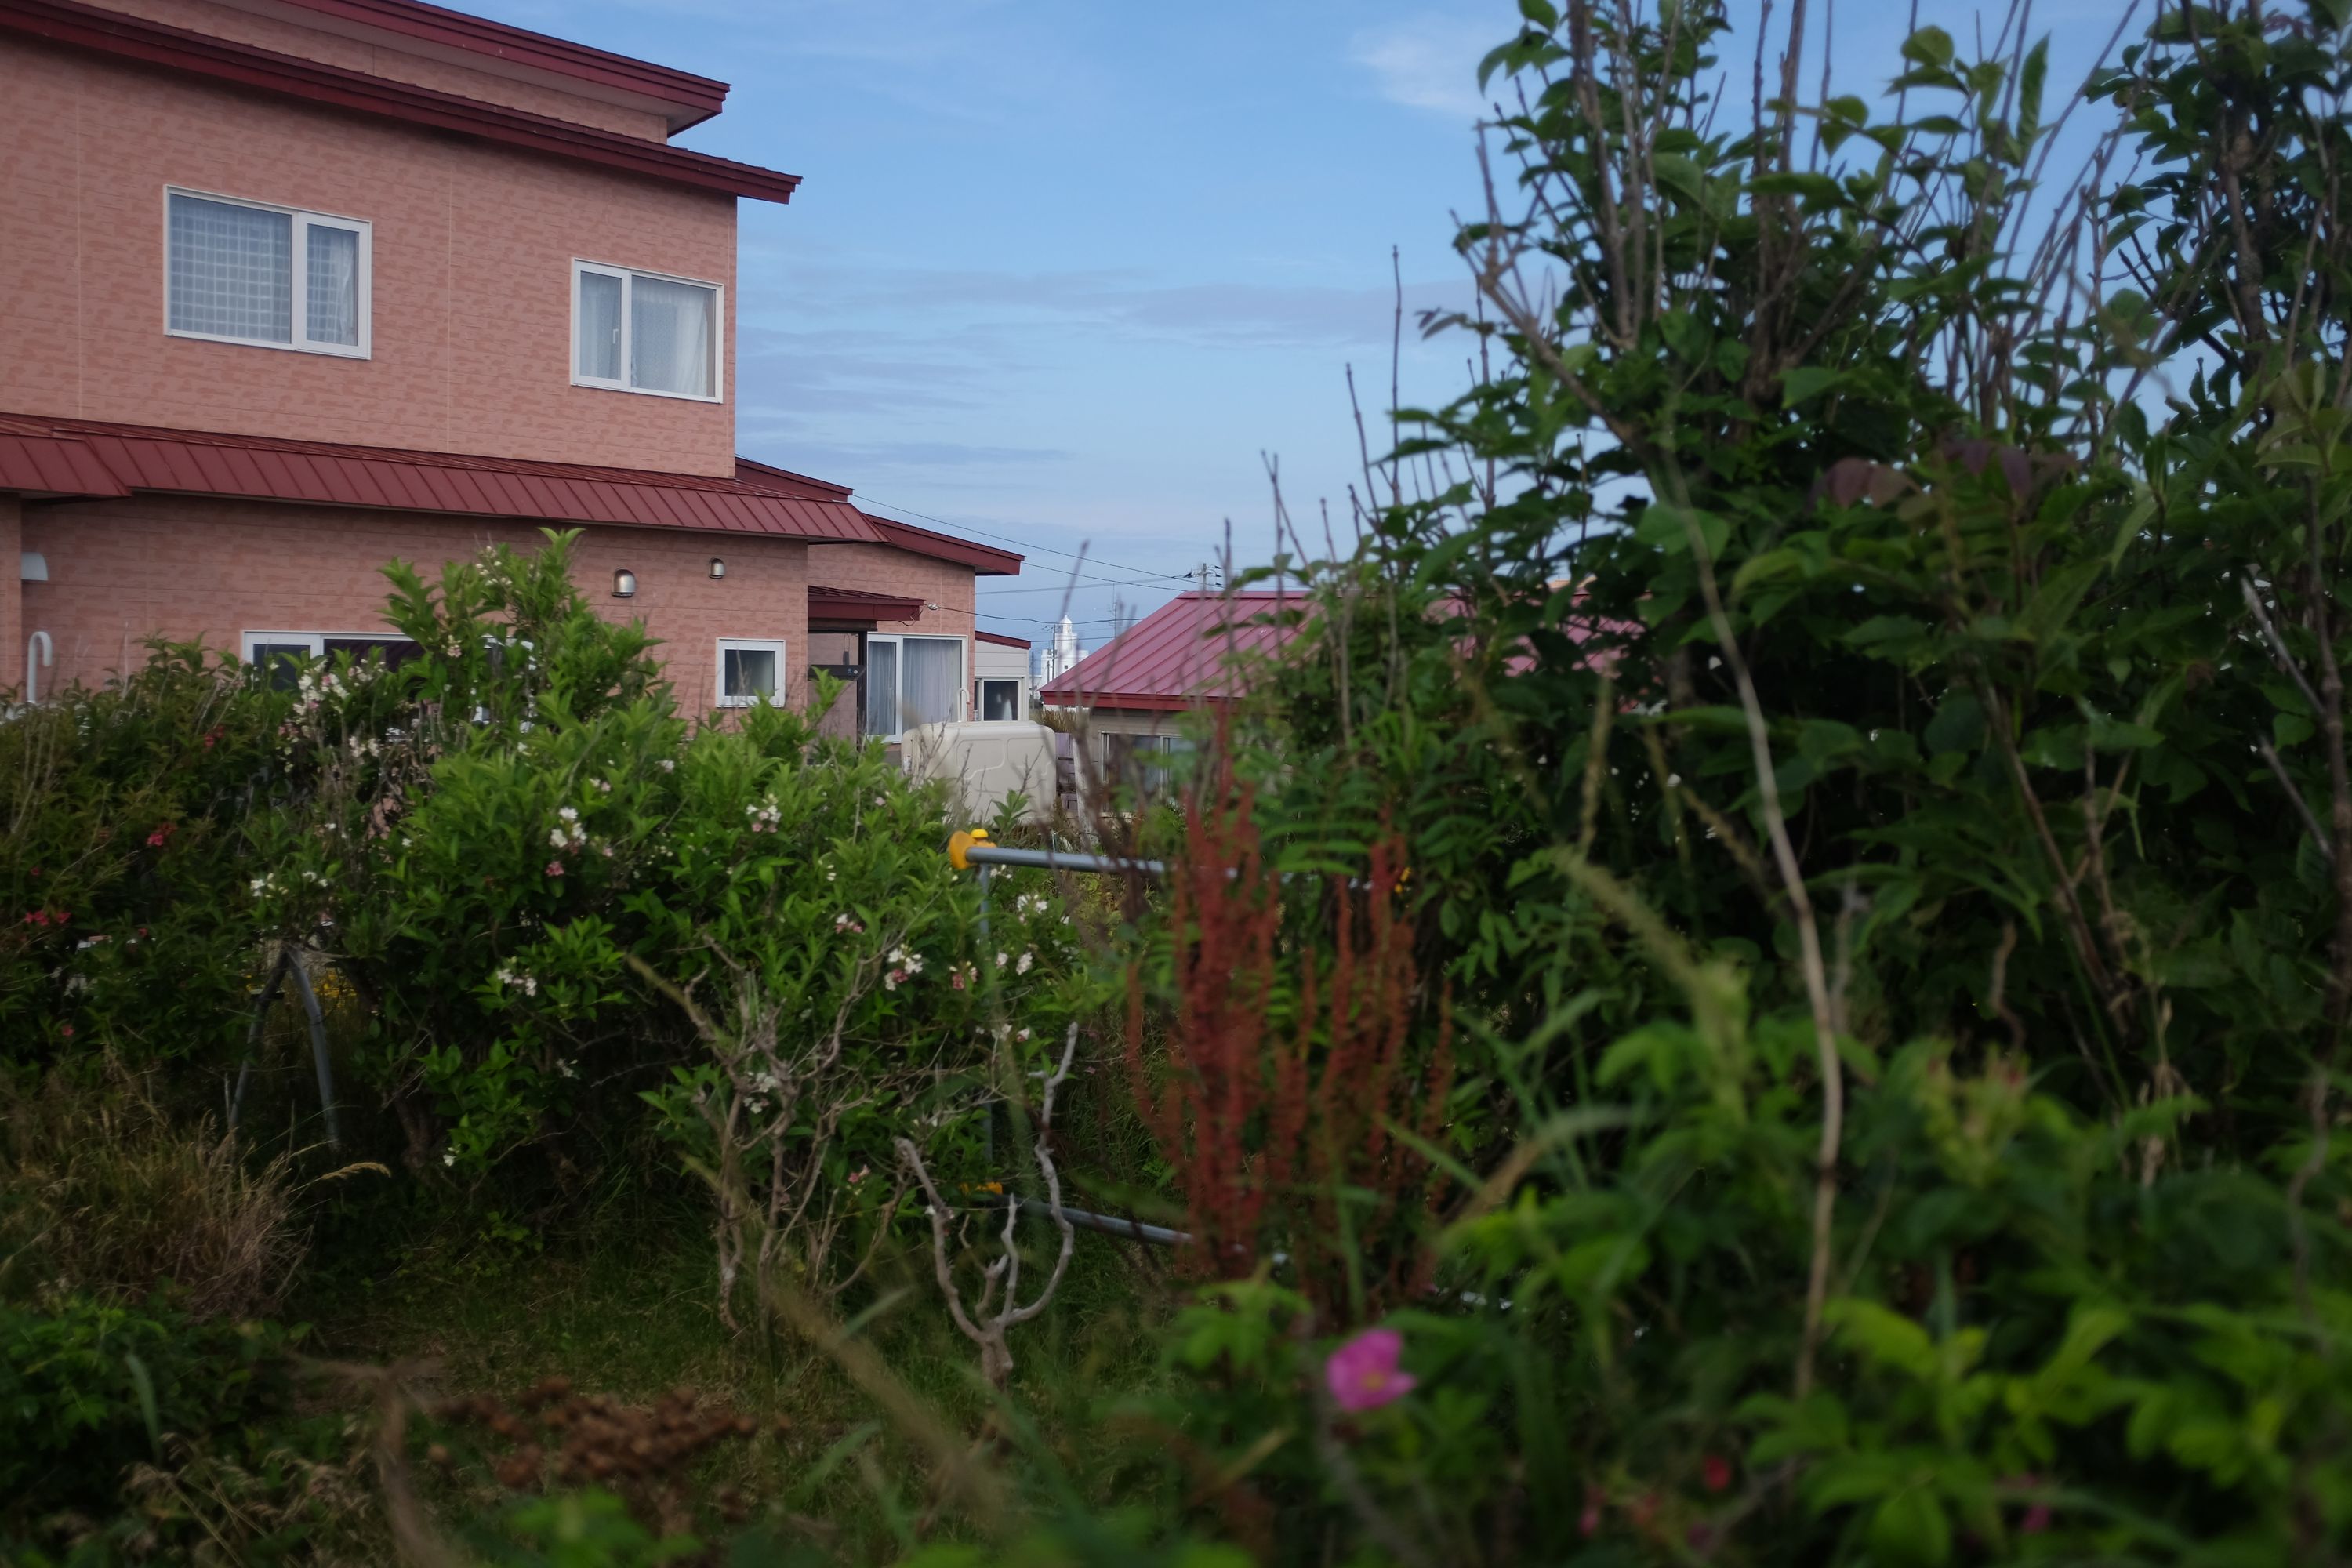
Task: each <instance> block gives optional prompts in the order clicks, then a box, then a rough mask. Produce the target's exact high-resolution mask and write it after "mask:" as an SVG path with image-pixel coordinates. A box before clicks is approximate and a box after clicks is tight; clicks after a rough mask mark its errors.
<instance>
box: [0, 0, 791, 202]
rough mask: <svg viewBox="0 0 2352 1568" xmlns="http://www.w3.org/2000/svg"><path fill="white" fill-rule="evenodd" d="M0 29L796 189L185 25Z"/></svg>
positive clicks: (4, 2) (25, 17) (578, 151)
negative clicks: (228, 38) (282, 52)
mask: <svg viewBox="0 0 2352 1568" xmlns="http://www.w3.org/2000/svg"><path fill="white" fill-rule="evenodd" d="M0 33H15V34H18V35H21V36H23V37H33V38H41V39H46V40H47V41H48V42H51V43H55V44H63V45H67V46H68V47H75V48H81V49H88V50H91V51H93V52H95V53H98V54H103V55H109V56H111V57H113V58H117V59H127V60H133V61H137V62H140V63H142V64H145V65H151V66H156V67H160V68H163V69H166V70H170V71H173V72H176V73H179V74H182V75H186V76H196V77H203V78H206V79H211V80H214V81H221V82H227V83H231V84H233V85H235V86H236V87H239V88H243V89H256V90H259V91H262V92H270V93H276V94H278V95H279V96H281V97H285V98H293V99H299V100H303V101H304V102H309V103H321V104H326V105H329V106H331V107H332V108H337V109H344V110H352V111H354V112H357V113H361V114H373V115H379V116H382V117H383V118H385V119H388V120H397V121H404V122H405V123H408V124H411V125H425V126H430V127H432V128H434V129H436V130H439V131H450V132H457V133H458V134H460V135H466V136H477V137H479V138H481V139H482V140H484V141H486V142H500V143H503V144H504V145H507V146H510V147H522V148H528V149H530V151H533V152H538V153H550V154H552V155H553V156H556V157H559V158H572V159H576V160H579V161H581V162H583V163H597V164H602V165H604V167H606V168H612V169H621V170H625V171H626V172H628V173H631V174H643V175H646V176H648V177H650V178H653V179H656V180H662V181H666V182H667V183H668V184H678V185H694V186H698V187H699V188H701V189H703V190H709V191H718V192H721V193H723V194H725V195H734V196H750V197H752V198H754V199H756V200H760V201H770V202H784V201H789V200H791V199H792V195H793V188H794V187H795V186H797V185H798V184H800V176H799V175H797V174H778V173H777V172H776V171H775V170H773V169H762V168H759V167H756V166H755V165H753V164H750V163H736V162H735V161H734V160H733V159H731V158H719V157H714V156H713V155H711V154H710V153H690V152H688V151H687V150H686V149H685V148H683V147H672V146H670V145H669V144H668V143H667V142H651V141H647V140H646V139H645V138H644V137H641V136H624V135H622V134H621V133H620V132H617V131H603V130H599V129H597V128H595V127H593V126H588V125H577V124H574V123H572V121H566V120H554V119H551V118H549V117H548V116H546V115H543V114H529V113H525V112H524V111H523V110H519V109H508V108H505V107H503V106H502V105H499V104H494V103H484V102H482V101H481V100H478V99H471V98H461V97H459V96H457V94H455V93H447V92H436V91H434V90H433V89H430V88H423V87H412V86H410V85H409V84H407V83H406V82H398V81H393V80H391V79H388V78H384V77H378V76H369V75H368V74H367V73H365V72H364V71H354V70H346V69H344V68H341V67H340V66H329V65H320V64H319V63H318V62H317V61H315V60H305V59H298V58H295V57H294V56H292V55H281V54H277V53H274V52H273V51H271V50H268V49H257V48H255V47H252V46H250V45H248V44H238V43H231V42H230V41H228V40H227V39H226V38H215V37H208V36H207V35H205V34H203V33H192V32H190V31H188V30H187V29H186V28H184V27H169V26H164V25H163V24H162V23H160V22H148V21H143V20H142V19H140V18H138V17H135V16H124V15H122V14H121V13H119V12H113V11H100V10H97V9H94V8H93V7H91V6H88V5H77V4H75V3H74V0H0Z"/></svg>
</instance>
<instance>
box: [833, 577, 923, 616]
mask: <svg viewBox="0 0 2352 1568" xmlns="http://www.w3.org/2000/svg"><path fill="white" fill-rule="evenodd" d="M808 615H809V619H810V620H813V621H913V620H920V619H921V618H922V615H923V601H922V600H920V599H908V598H904V597H902V596H900V595H897V594H868V593H866V592H865V591H864V590H863V589H859V588H824V587H819V586H818V585H817V584H814V583H812V584H809V591H808Z"/></svg>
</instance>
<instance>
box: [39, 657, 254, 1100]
mask: <svg viewBox="0 0 2352 1568" xmlns="http://www.w3.org/2000/svg"><path fill="white" fill-rule="evenodd" d="M284 707H285V702H284V700H283V699H282V698H281V697H279V696H278V694H275V693H271V692H268V691H260V690H256V689H253V688H252V687H251V686H250V685H249V684H248V683H247V681H246V680H245V679H244V678H243V675H242V672H241V671H240V670H239V668H237V667H236V665H235V664H234V662H233V661H227V660H224V659H221V658H218V657H217V656H215V655H211V654H207V653H206V652H205V651H204V650H203V649H201V648H196V647H179V646H173V645H168V644H157V645H155V646H153V647H151V648H150V649H149V650H148V658H147V661H146V662H145V663H144V664H143V665H142V666H140V667H139V668H135V669H133V670H131V671H129V672H127V673H126V674H125V675H124V676H123V678H122V679H120V680H119V681H116V682H113V683H110V684H109V685H107V686H104V687H101V688H99V689H86V688H69V689H67V690H65V691H62V692H59V693H58V694H57V695H55V696H54V697H52V698H50V699H48V700H46V701H44V702H42V703H41V704H40V705H38V706H37V707H36V708H33V709H30V710H26V711H25V712H22V713H20V714H17V715H16V716H15V717H14V718H12V719H10V720H9V721H7V722H5V723H0V824H5V831H0V900H5V904H0V910H5V916H0V1056H5V1058H8V1059H11V1060H14V1061H17V1062H20V1063H22V1062H42V1061H47V1060H49V1059H52V1058H57V1057H58V1056H60V1055H63V1056H67V1057H70V1058H73V1059H77V1060H79V1059H84V1058H89V1057H92V1056H94V1055H96V1054H99V1053H103V1052H115V1053H119V1054H121V1056H123V1057H125V1058H130V1059H137V1060H163V1059H175V1058H194V1059H196V1060H199V1061H202V1062H204V1063H205V1064H206V1065H207V1067H209V1068H213V1069H215V1070H218V1069H219V1068H222V1067H224V1066H225V1065H227V1064H229V1063H231V1062H233V1060H234V1057H235V1053H236V1051H237V1050H239V1049H240V1048H241V1045H242V1040H243V1036H244V1031H245V1026H246V1024H247V1021H248V1009H247V1005H246V1003H245V988H246V984H247V978H248V975H249V972H250V970H251V968H252V953H253V952H254V951H255V949H256V946H257V942H258V941H259V939H260V936H261V931H260V928H259V924H258V922H257V920H256V918H255V916H254V912H253V910H252V908H251V904H250V901H249V900H247V899H246V898H245V897H244V896H243V889H244V885H245V883H246V881H247V880H248V879H249V877H250V875H251V873H250V872H249V871H248V870H247V857H248V856H249V855H250V854H251V853H252V851H253V842H254V837H253V835H254V827H255V824H256V822H257V819H258V818H261V817H264V816H267V815H268V810H269V803H270V800H271V798H272V796H273V795H275V794H277V793H278V791H280V790H282V789H283V788H284V787H285V785H286V781H285V779H284V777H283V775H282V774H281V773H279V772H278V769H277V767H276V765H275V760H274V758H273V757H272V755H271V752H270V748H269V737H270V735H271V734H272V732H273V731H274V730H275V728H276V726H277V724H278V721H279V718H280V716H281V714H282V712H283V710H284Z"/></svg>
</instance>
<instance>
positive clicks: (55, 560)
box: [11, 496, 808, 714]
mask: <svg viewBox="0 0 2352 1568" xmlns="http://www.w3.org/2000/svg"><path fill="white" fill-rule="evenodd" d="M540 542H541V541H540V536H539V533H538V532H537V531H536V530H533V529H530V528H529V527H525V526H521V525H516V524H507V523H496V522H489V521H469V520H466V519H458V518H447V517H433V516H420V515H418V514H415V513H412V512H394V511H367V510H357V509H348V508H333V507H313V506H286V505H273V504H269V503H264V502H252V501H234V500H209V499H199V498H194V497H173V496H134V497H132V498H131V499H129V500H119V501H76V502H54V503H43V502H37V501H36V502H31V503H28V504H27V505H26V508H25V520H24V543H23V548H25V549H26V550H38V551H40V552H43V553H44V554H46V555H47V557H48V563H49V581H48V582H47V583H27V584H25V585H24V588H25V593H24V630H25V631H27V632H29V631H31V630H33V629H34V628H41V629H45V630H47V632H48V633H49V634H50V636H51V637H54V638H55V639H56V642H57V659H58V662H57V668H56V670H55V672H54V676H53V677H52V676H51V675H50V674H49V673H47V672H45V673H44V676H43V680H42V684H43V686H44V687H45V688H47V687H49V685H50V682H51V680H52V679H55V681H56V682H57V683H58V685H62V684H64V683H65V682H68V681H75V680H79V681H81V682H83V683H85V684H96V683H97V682H100V681H101V680H103V679H106V677H107V676H108V675H109V674H110V673H112V672H114V671H117V670H120V669H121V668H125V667H126V666H130V667H136V666H137V664H138V663H139V662H140V661H141V660H142V658H144V653H143V650H142V648H141V646H140V645H141V642H142V639H144V638H146V637H153V636H161V637H170V638H173V639H174V640H178V641H188V640H194V639H196V638H202V639H203V640H204V641H205V642H206V643H207V644H209V645H211V646H213V647H220V648H225V649H227V650H228V651H230V652H236V651H238V650H239V648H240V647H241V642H240V638H241V636H242V634H244V633H246V632H248V631H284V632H329V633H332V632H369V631H376V630H379V629H382V628H383V624H384V622H383V605H384V600H385V598H386V596H387V595H388V594H389V592H390V585H389V584H386V583H385V581H384V579H383V575H382V574H381V573H380V571H379V568H381V567H382V566H383V564H384V563H386V562H388V561H390V560H392V559H394V557H399V558H401V559H404V560H406V561H410V562H413V563H416V564H417V565H418V566H419V567H420V568H422V569H423V571H424V574H425V578H426V580H427V581H428V582H430V581H432V580H433V579H434V578H436V576H437V575H438V573H439V568H440V564H441V563H443V562H445V561H449V560H463V559H468V558H470V557H472V556H473V555H474V554H475V553H476V552H478V551H479V550H480V549H482V547H483V546H485V545H488V544H491V543H506V544H511V545H515V546H518V547H524V548H530V547H536V546H537V545H538V544H539V543H540ZM714 555H716V556H719V557H720V558H721V559H723V560H724V561H725V562H726V563H727V575H726V577H725V578H724V579H723V580H720V581H717V582H714V581H712V580H711V577H710V558H711V557H712V556H714ZM807 555H808V547H807V546H806V545H804V544H803V543H802V542H799V541H797V540H782V539H758V538H740V537H727V536H715V535H710V534H692V533H684V532H668V531H662V530H657V529H624V528H590V529H586V530H583V532H582V536H581V539H580V541H579V542H578V544H577V545H576V546H575V547H574V561H575V563H576V564H575V571H574V579H575V581H577V582H578V583H579V584H580V585H581V588H582V590H583V592H584V593H585V594H586V595H588V598H589V602H590V603H591V604H592V605H594V606H595V608H596V610H597V612H598V613H599V614H600V615H604V616H609V617H611V618H612V619H614V620H615V621H628V620H642V621H643V622H645V624H646V630H648V631H649V632H651V633H652V634H653V635H654V636H655V637H659V638H661V639H663V641H664V643H665V645H666V646H665V647H663V648H661V649H660V650H659V651H660V653H661V656H662V657H663V658H665V659H666V660H667V662H668V666H669V674H670V679H672V680H673V681H674V682H676V684H677V695H678V702H679V705H680V707H681V708H682V709H683V710H685V711H687V712H688V713H689V714H700V713H703V712H707V711H708V710H709V707H710V705H711V701H712V699H713V696H714V694H715V690H716V684H717V669H718V642H719V638H721V637H782V638H783V639H784V641H785V643H786V652H785V657H786V668H787V669H790V670H805V669H806V668H807V664H808V659H807V648H808V575H807ZM11 559H12V560H13V559H14V557H13V556H12V557H11ZM619 567H626V568H628V569H629V570H630V571H633V572H635V574H636V576H637V593H636V596H635V598H634V599H615V598H614V597H613V596H612V590H613V573H614V569H615V568H619ZM14 640H15V641H16V644H17V647H18V653H17V657H18V658H22V648H23V640H24V639H23V636H22V635H21V633H20V634H19V635H18V636H17V637H16V638H15V639H14ZM791 689H793V691H794V692H795V694H796V695H797V690H798V688H797V685H795V687H793V688H791Z"/></svg>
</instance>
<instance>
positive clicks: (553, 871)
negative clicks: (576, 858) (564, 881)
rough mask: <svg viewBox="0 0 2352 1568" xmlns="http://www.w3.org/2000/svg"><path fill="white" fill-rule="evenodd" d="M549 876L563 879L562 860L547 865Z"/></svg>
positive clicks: (552, 861) (551, 861)
mask: <svg viewBox="0 0 2352 1568" xmlns="http://www.w3.org/2000/svg"><path fill="white" fill-rule="evenodd" d="M547 874H548V875H549V876H551V877H561V876H562V875H563V862H562V861H561V860H550V861H549V862H548V863H547Z"/></svg>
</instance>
